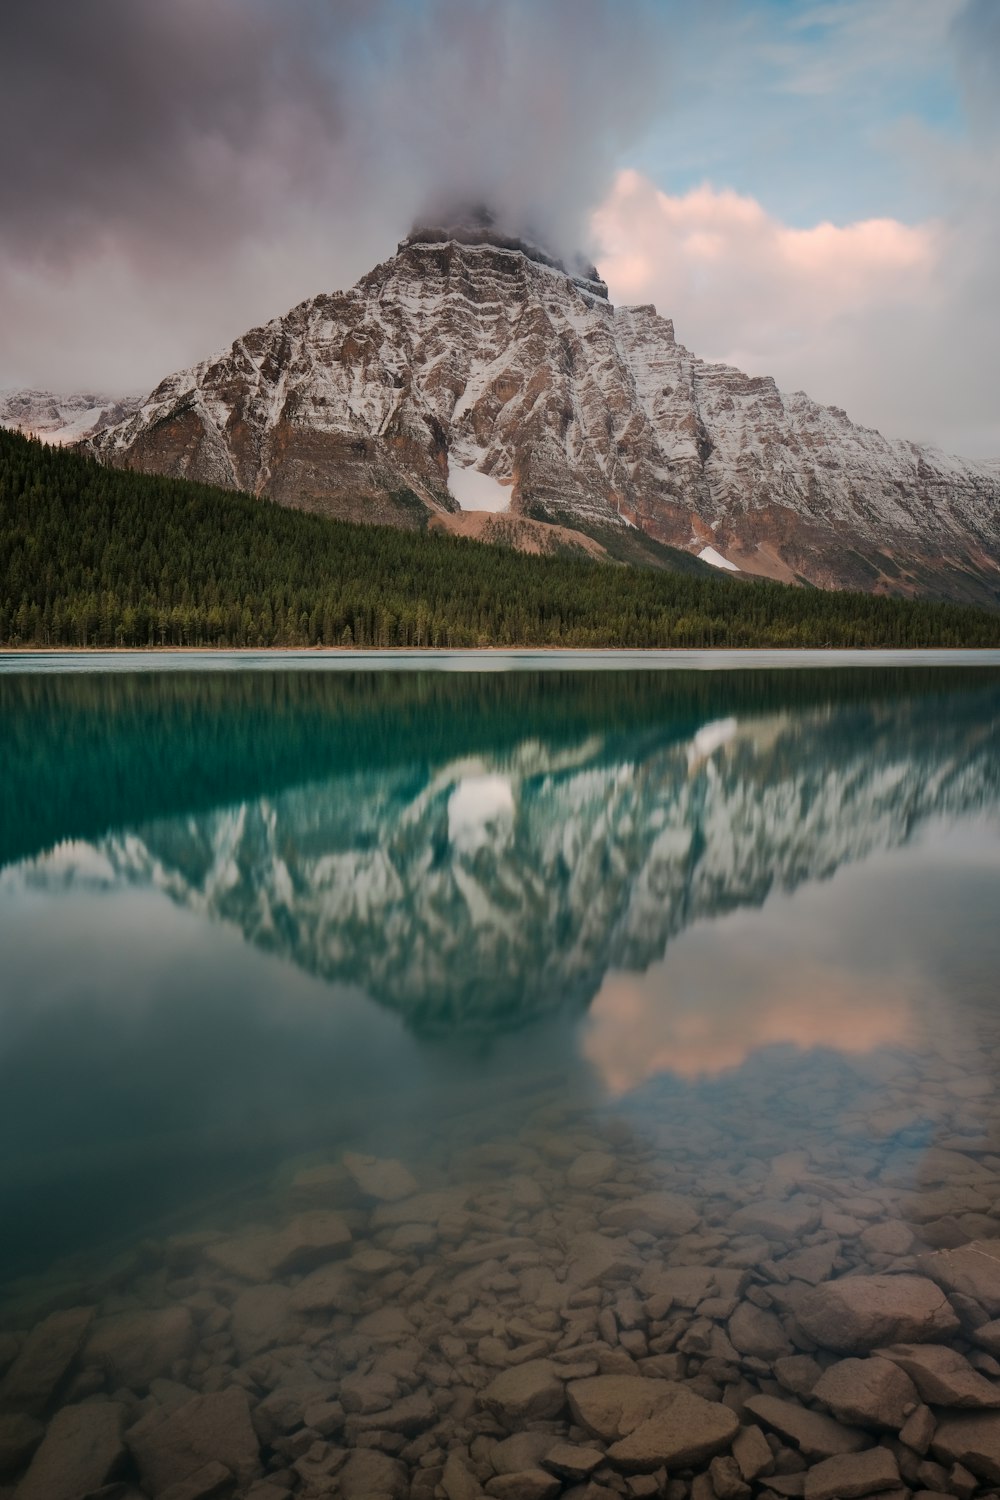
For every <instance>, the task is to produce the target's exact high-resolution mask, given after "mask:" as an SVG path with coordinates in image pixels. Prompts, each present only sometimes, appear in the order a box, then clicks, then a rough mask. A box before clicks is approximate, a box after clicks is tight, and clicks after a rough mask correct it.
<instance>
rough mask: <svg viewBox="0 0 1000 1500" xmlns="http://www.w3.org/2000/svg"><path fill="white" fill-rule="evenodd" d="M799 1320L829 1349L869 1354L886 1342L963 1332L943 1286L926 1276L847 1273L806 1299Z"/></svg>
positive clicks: (923, 1340) (928, 1339) (929, 1340)
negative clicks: (852, 1274)
mask: <svg viewBox="0 0 1000 1500" xmlns="http://www.w3.org/2000/svg"><path fill="white" fill-rule="evenodd" d="M796 1316H797V1320H798V1323H799V1326H800V1327H801V1328H802V1330H803V1332H804V1333H805V1334H807V1335H808V1337H809V1338H811V1339H814V1340H815V1342H816V1343H817V1344H820V1345H821V1346H822V1347H823V1348H824V1349H835V1350H837V1351H838V1352H841V1353H845V1354H864V1353H868V1352H869V1351H870V1350H872V1349H875V1348H877V1347H878V1346H879V1345H884V1344H897V1343H934V1342H936V1341H937V1340H939V1339H940V1338H942V1337H946V1336H947V1335H948V1334H952V1333H956V1332H957V1331H958V1326H959V1325H958V1319H957V1317H956V1316H955V1312H954V1310H953V1308H952V1307H951V1304H950V1303H949V1301H948V1299H947V1297H946V1296H945V1295H944V1293H943V1292H942V1290H941V1288H940V1287H939V1286H936V1285H935V1284H934V1282H933V1281H929V1280H928V1279H927V1277H925V1276H910V1275H901V1276H843V1277H841V1278H840V1279H839V1280H837V1281H825V1282H823V1283H822V1285H820V1286H817V1287H814V1288H813V1289H812V1290H811V1291H809V1292H808V1293H807V1294H806V1296H805V1297H803V1298H802V1300H801V1302H800V1303H799V1306H798V1309H797V1314H796Z"/></svg>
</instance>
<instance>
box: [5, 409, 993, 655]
mask: <svg viewBox="0 0 1000 1500" xmlns="http://www.w3.org/2000/svg"><path fill="white" fill-rule="evenodd" d="M0 645H2V646H4V647H7V648H12V647H57V646H64V647H92V648H101V647H105V648H107V647H173V648H178V647H251V648H261V647H269V646H285V647H303V646H353V647H371V648H381V649H393V648H396V649H398V648H407V647H451V648H454V647H480V646H501V647H504V646H534V647H544V646H550V647H591V648H598V647H730V648H733V647H736V648H738V647H746V646H773V647H779V646H800V647H805V646H811V647H879V646H882V647H886V646H890V647H891V646H897V647H919V646H966V647H970V646H975V647H979V646H1000V614H993V613H991V612H989V611H985V610H977V609H971V608H967V607H965V606H961V605H956V604H947V603H938V602H934V601H930V600H901V599H893V598H889V597H885V596H877V595H872V594H854V593H843V592H833V591H824V590H819V589H813V588H796V587H793V586H790V585H785V584H778V583H770V582H767V581H763V580H752V581H749V580H742V579H738V578H727V577H714V576H706V575H704V574H703V573H702V572H701V571H700V570H699V571H697V572H687V571H685V572H672V571H667V570H664V569H659V568H652V567H636V566H625V565H620V564H615V563H604V562H594V561H590V560H585V559H579V558H571V557H565V558H564V557H558V556H556V557H551V556H550V557H545V556H529V555H526V554H524V553H520V552H515V551H513V550H512V549H509V548H506V547H500V546H495V545H488V544H484V543H481V542H475V541H468V540H465V539H463V538H458V537H450V536H445V535H441V534H437V533H428V532H424V531H420V530H414V531H404V530H397V529H395V528H391V527H385V526H367V525H363V524H355V523H351V522H346V521H333V520H328V519H326V518H325V517H322V516H317V515H311V514H307V513H305V512H302V511H296V510H289V509H286V508H284V507H282V506H279V505H276V504H275V503H273V502H272V501H269V500H266V499H259V498H257V497H255V496H252V495H246V494H240V493H238V492H235V491H231V490H223V489H218V488H214V487H212V486H206V485H200V484H193V483H191V482H190V481H188V480H183V479H171V478H165V477H161V476H157V475H147V474H138V473H135V472H132V471H130V470H120V469H110V468H104V467H102V466H101V465H99V464H97V463H96V462H94V461H93V460H92V459H88V458H84V457H82V456H81V455H79V454H76V453H73V452H70V451H67V450H66V449H60V448H53V447H49V446H47V445H45V444H43V443H40V442H38V441H37V440H34V439H30V438H26V437H23V436H22V435H20V434H18V433H14V432H6V431H4V432H0Z"/></svg>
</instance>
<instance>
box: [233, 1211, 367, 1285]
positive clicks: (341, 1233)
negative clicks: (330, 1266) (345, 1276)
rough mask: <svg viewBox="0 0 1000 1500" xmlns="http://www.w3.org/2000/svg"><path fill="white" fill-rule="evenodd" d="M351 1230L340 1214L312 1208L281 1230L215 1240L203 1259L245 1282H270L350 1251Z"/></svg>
mask: <svg viewBox="0 0 1000 1500" xmlns="http://www.w3.org/2000/svg"><path fill="white" fill-rule="evenodd" d="M350 1244H351V1231H350V1230H349V1229H348V1227H347V1224H346V1223H345V1222H344V1220H343V1218H342V1217H341V1216H340V1214H335V1213H330V1212H327V1211H326V1210H324V1209H311V1210H309V1211H307V1212H306V1213H303V1214H299V1215H298V1217H297V1218H295V1219H292V1221H291V1223H289V1224H286V1226H285V1227H284V1229H279V1230H274V1231H269V1230H255V1231H251V1232H249V1233H247V1234H242V1235H238V1236H235V1237H234V1238H232V1239H225V1240H215V1241H213V1242H212V1243H211V1244H210V1245H207V1246H206V1248H205V1256H206V1258H207V1259H208V1260H209V1261H211V1262H212V1264H213V1265H216V1266H218V1267H219V1269H220V1270H223V1271H226V1272H228V1273H229V1274H230V1275H233V1276H240V1277H242V1278H243V1279H244V1280H245V1281H273V1280H274V1279H275V1278H276V1277H280V1276H285V1275H287V1274H288V1273H289V1272H292V1271H309V1270H312V1268H313V1267H314V1266H319V1265H322V1264H323V1262H324V1261H327V1260H332V1259H333V1258H334V1257H335V1256H337V1255H343V1254H345V1253H346V1252H347V1250H348V1249H349V1248H350Z"/></svg>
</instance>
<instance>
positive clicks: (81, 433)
mask: <svg viewBox="0 0 1000 1500" xmlns="http://www.w3.org/2000/svg"><path fill="white" fill-rule="evenodd" d="M139 405H140V398H139V397H138V396H100V395H95V393H94V392H93V391H76V392H74V393H73V394H72V395H68V396H66V395H62V396H58V395H55V394H54V393H53V392H52V391H0V427H12V428H14V430H15V431H17V432H23V433H25V434H26V435H27V436H29V437H39V438H44V440H45V441H46V442H47V443H53V444H56V445H62V444H64V443H78V442H80V441H81V439H83V438H87V437H91V436H92V435H93V434H94V433H95V432H99V431H100V430H101V428H103V427H110V426H111V425H112V424H114V423H116V422H121V421H123V420H124V419H125V418H126V417H127V416H130V415H131V413H132V412H134V411H136V410H137V409H138V407H139Z"/></svg>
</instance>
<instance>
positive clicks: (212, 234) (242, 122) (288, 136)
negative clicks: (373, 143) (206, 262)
mask: <svg viewBox="0 0 1000 1500" xmlns="http://www.w3.org/2000/svg"><path fill="white" fill-rule="evenodd" d="M283 9H284V7H279V6H276V5H272V6H270V7H267V6H264V5H261V4H258V3H255V0H87V3H80V0H35V3H32V4H28V5H19V6H10V7H7V8H6V10H5V14H4V17H3V21H2V23H0V24H2V43H0V131H2V134H3V139H4V140H5V141H7V142H8V144H12V145H13V149H12V150H10V151H9V153H8V158H7V163H6V170H5V191H4V197H5V206H4V212H3V216H2V218H0V242H2V244H3V245H4V246H5V247H6V248H7V249H8V250H9V251H11V252H13V253H14V254H16V255H19V256H26V257H36V258H37V257H41V258H50V257H56V258H59V257H64V256H71V257H79V256H86V255H87V254H88V253H90V252H91V251H92V250H93V249H94V248H95V247H100V246H101V245H104V244H107V243H109V242H113V243H116V244H119V245H122V246H124V247H126V248H128V249H129V250H130V251H132V252H138V251H146V252H147V253H148V252H150V251H151V250H161V251H165V252H167V251H169V250H170V249H181V250H183V251H184V252H185V253H187V252H188V251H192V250H193V251H195V252H197V251H198V250H201V249H204V247H205V246H206V244H210V243H214V242H217V241H219V240H222V241H225V240H227V239H229V240H231V239H233V238H236V237H239V236H240V235H243V234H245V233H247V232H248V230H252V227H253V225H254V222H255V220H256V219H257V218H258V217H259V215H260V212H261V210H262V208H263V206H264V204H265V203H266V202H267V201H268V200H271V201H273V200H274V199H275V198H279V199H280V197H281V196H282V195H283V194H286V193H294V192H295V191H296V190H297V189H299V188H301V187H303V186H304V185H305V184H306V183H307V182H308V179H309V177H310V174H311V173H314V172H315V170H316V166H317V159H318V157H319V154H320V151H321V149H322V147H323V145H324V144H327V145H329V144H331V143H333V142H335V141H336V140H337V138H338V136H339V135H340V133H341V118H340V114H339V110H338V104H337V94H336V89H335V88H334V87H332V86H331V84H330V80H329V78H328V77H327V76H325V74H324V71H323V66H322V52H321V51H320V55H319V56H317V52H316V49H315V46H314V45H313V44H314V42H315V41H316V40H317V37H316V33H317V31H319V33H320V35H319V40H320V41H321V42H322V40H323V36H322V31H323V29H324V28H323V26H322V21H323V19H324V18H323V17H321V16H320V15H319V14H318V13H317V11H316V10H315V9H314V8H311V7H309V6H303V7H301V11H300V16H301V20H300V21H299V22H297V23H293V24H291V25H289V24H288V20H287V18H286V19H285V20H284V21H283V20H282V14H281V12H282V10H283ZM297 9H298V7H296V6H289V7H288V12H290V13H293V14H294V12H295V11H296V10H297Z"/></svg>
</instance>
